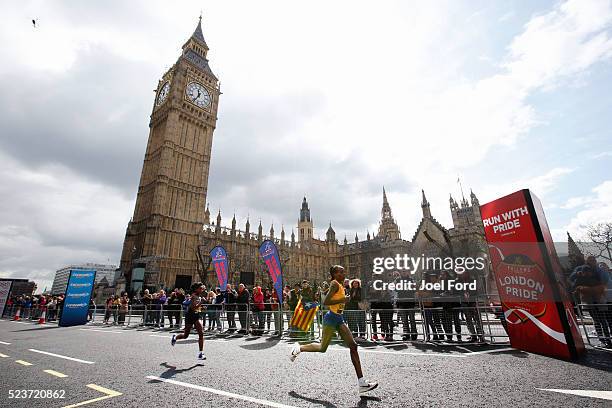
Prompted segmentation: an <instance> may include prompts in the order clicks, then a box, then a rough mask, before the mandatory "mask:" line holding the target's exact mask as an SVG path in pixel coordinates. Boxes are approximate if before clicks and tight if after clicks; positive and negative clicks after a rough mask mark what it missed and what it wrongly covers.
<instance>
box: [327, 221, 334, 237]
mask: <svg viewBox="0 0 612 408" xmlns="http://www.w3.org/2000/svg"><path fill="white" fill-rule="evenodd" d="M325 235H326V237H327V240H328V241H335V240H336V231H334V229H333V228H332V225H331V221H330V222H329V228H328V229H327V233H326V234H325Z"/></svg>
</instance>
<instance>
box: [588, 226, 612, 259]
mask: <svg viewBox="0 0 612 408" xmlns="http://www.w3.org/2000/svg"><path fill="white" fill-rule="evenodd" d="M586 238H587V240H588V241H589V251H588V252H591V253H592V254H593V255H594V256H595V257H597V258H603V259H605V260H607V261H608V262H612V222H605V223H604V222H602V223H599V224H595V225H590V226H589V227H588V229H587V234H586Z"/></svg>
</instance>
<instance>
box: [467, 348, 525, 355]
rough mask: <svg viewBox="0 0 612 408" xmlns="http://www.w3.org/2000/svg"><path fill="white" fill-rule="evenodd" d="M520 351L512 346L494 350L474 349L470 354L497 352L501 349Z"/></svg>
mask: <svg viewBox="0 0 612 408" xmlns="http://www.w3.org/2000/svg"><path fill="white" fill-rule="evenodd" d="M512 350H514V351H520V350H518V349H514V348H512V347H505V348H500V349H494V350H484V351H472V352H471V353H470V354H468V356H473V355H475V354H488V353H497V352H500V351H512Z"/></svg>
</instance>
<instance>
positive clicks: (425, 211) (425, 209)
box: [421, 189, 431, 218]
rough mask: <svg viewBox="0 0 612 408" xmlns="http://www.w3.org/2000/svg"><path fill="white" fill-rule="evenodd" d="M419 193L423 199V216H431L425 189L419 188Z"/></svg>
mask: <svg viewBox="0 0 612 408" xmlns="http://www.w3.org/2000/svg"><path fill="white" fill-rule="evenodd" d="M421 195H422V196H423V199H422V200H421V209H422V210H423V218H431V210H430V208H429V201H427V197H425V190H423V189H421Z"/></svg>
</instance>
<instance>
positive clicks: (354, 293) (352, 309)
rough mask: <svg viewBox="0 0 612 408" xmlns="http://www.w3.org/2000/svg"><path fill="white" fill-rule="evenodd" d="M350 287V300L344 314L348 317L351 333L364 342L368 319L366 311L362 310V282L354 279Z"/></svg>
mask: <svg viewBox="0 0 612 408" xmlns="http://www.w3.org/2000/svg"><path fill="white" fill-rule="evenodd" d="M350 287H351V290H350V292H349V296H350V300H349V301H348V302H347V303H346V309H345V310H344V314H345V315H346V317H347V320H348V326H349V328H350V329H351V333H353V337H357V338H359V339H362V340H364V339H365V335H366V329H365V325H366V319H365V311H364V310H361V308H360V303H361V302H362V291H361V281H360V280H359V279H353V280H352V281H351V282H350Z"/></svg>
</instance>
